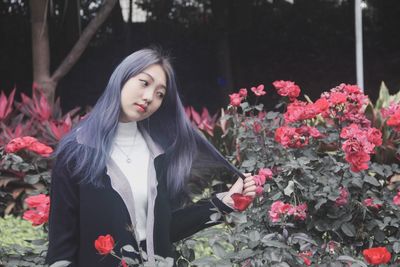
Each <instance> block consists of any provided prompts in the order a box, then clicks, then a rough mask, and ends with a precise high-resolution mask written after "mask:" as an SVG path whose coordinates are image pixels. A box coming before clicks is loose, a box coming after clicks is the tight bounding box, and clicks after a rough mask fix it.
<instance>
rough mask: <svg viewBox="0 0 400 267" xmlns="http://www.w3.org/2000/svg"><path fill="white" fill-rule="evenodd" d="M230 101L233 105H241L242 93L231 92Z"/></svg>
mask: <svg viewBox="0 0 400 267" xmlns="http://www.w3.org/2000/svg"><path fill="white" fill-rule="evenodd" d="M229 98H230V101H231V103H230V104H231V105H232V106H234V107H239V106H240V103H241V102H242V97H241V96H240V94H237V93H234V94H230V95H229Z"/></svg>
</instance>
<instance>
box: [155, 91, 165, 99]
mask: <svg viewBox="0 0 400 267" xmlns="http://www.w3.org/2000/svg"><path fill="white" fill-rule="evenodd" d="M157 96H158V97H159V98H164V96H165V95H164V93H161V92H158V93H157Z"/></svg>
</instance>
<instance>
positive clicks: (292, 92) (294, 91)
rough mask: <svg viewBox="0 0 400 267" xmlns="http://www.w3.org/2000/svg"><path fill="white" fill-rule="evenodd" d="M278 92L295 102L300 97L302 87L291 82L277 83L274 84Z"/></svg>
mask: <svg viewBox="0 0 400 267" xmlns="http://www.w3.org/2000/svg"><path fill="white" fill-rule="evenodd" d="M272 84H273V85H274V86H275V88H276V89H277V92H278V94H279V95H281V96H288V97H289V98H290V100H292V101H293V100H294V99H295V98H297V97H298V96H299V95H300V87H299V86H298V85H296V84H295V83H294V82H291V81H275V82H273V83H272Z"/></svg>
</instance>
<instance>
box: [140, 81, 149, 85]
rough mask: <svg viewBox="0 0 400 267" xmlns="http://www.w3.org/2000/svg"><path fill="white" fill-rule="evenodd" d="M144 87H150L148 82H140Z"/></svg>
mask: <svg viewBox="0 0 400 267" xmlns="http://www.w3.org/2000/svg"><path fill="white" fill-rule="evenodd" d="M139 81H140V82H141V83H142V85H143V86H148V85H149V83H148V82H147V81H146V80H139Z"/></svg>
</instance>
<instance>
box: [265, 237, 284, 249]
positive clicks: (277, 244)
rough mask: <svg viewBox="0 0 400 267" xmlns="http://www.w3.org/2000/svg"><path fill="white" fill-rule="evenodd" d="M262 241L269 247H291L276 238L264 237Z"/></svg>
mask: <svg viewBox="0 0 400 267" xmlns="http://www.w3.org/2000/svg"><path fill="white" fill-rule="evenodd" d="M261 242H262V243H263V244H264V245H266V246H267V247H274V248H287V249H289V248H290V247H289V246H288V245H286V244H284V243H282V242H279V241H274V240H265V239H264V238H263V239H261Z"/></svg>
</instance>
